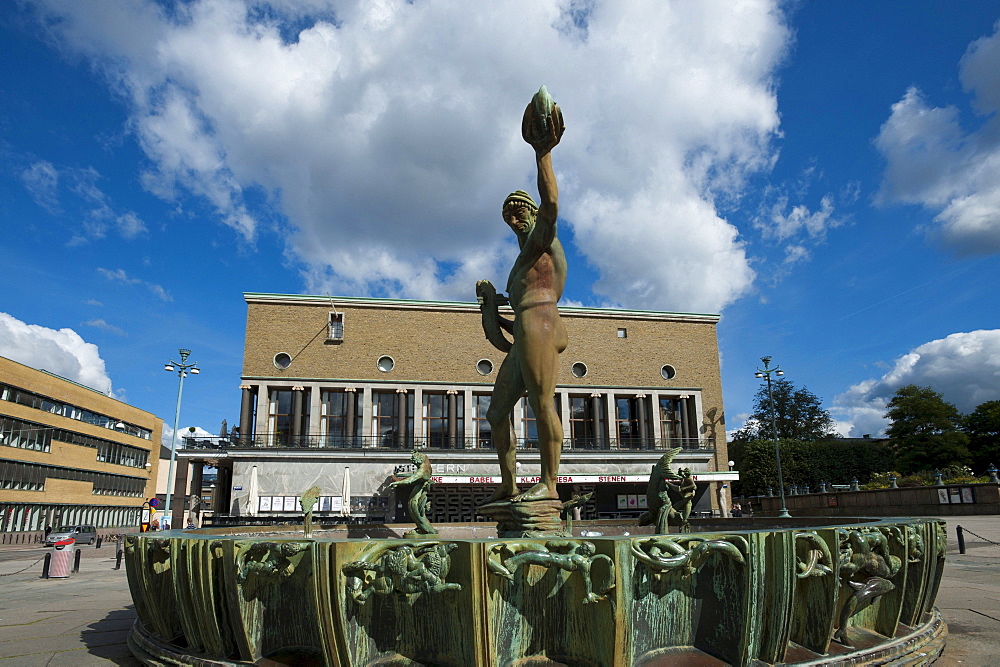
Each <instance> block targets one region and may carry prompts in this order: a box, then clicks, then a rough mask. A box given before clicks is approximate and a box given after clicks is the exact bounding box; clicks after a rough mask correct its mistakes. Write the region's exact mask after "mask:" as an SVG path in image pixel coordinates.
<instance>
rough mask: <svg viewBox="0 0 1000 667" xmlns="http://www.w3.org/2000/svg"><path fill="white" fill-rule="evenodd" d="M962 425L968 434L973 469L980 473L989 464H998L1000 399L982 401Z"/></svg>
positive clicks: (999, 457)
mask: <svg viewBox="0 0 1000 667" xmlns="http://www.w3.org/2000/svg"><path fill="white" fill-rule="evenodd" d="M962 426H963V430H964V431H965V433H966V435H968V436H969V451H970V452H972V469H973V471H974V472H975V473H976V474H979V475H982V474H983V473H984V472H985V471H986V469H987V468H989V467H990V465H995V466H1000V401H987V402H986V403H982V404H981V405H979V406H978V407H977V408H976V409H975V410H973V411H972V412H971V413H970V414H968V415H966V417H965V420H964V423H963V425H962Z"/></svg>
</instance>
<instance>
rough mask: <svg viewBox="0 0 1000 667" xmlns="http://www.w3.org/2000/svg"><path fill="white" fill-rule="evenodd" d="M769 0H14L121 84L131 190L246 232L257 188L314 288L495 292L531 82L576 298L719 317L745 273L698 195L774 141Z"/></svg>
mask: <svg viewBox="0 0 1000 667" xmlns="http://www.w3.org/2000/svg"><path fill="white" fill-rule="evenodd" d="M780 4H781V3H779V2H771V3H768V2H762V3H744V4H733V3H724V2H718V3H708V2H704V3H702V2H699V3H684V2H679V3H654V4H643V5H635V4H631V3H617V2H591V3H579V2H566V1H565V0H563V1H559V0H548V1H546V2H538V1H530V2H529V1H527V0H525V1H523V2H517V3H504V4H502V5H499V4H498V5H491V4H480V5H477V6H476V9H475V11H469V9H468V7H467V6H466V5H465V4H463V3H457V2H451V1H448V0H441V1H429V2H420V3H409V2H403V1H402V0H385V1H382V2H370V3H336V4H334V3H320V2H314V3H310V4H308V5H303V4H299V3H291V2H277V1H274V2H269V3H263V2H242V1H238V0H219V1H213V2H207V1H198V0H195V1H193V2H190V3H178V4H174V5H172V6H171V7H170V8H169V9H167V8H165V7H163V6H162V5H161V4H159V3H154V2H151V1H145V2H138V1H137V2H130V3H114V4H111V3H104V2H99V1H97V0H90V1H83V0H81V1H80V2H74V3H64V2H56V1H55V0H52V1H47V0H40V1H39V2H37V3H35V5H34V7H35V8H36V10H37V14H38V15H39V18H40V19H41V21H40V23H42V24H43V25H44V26H45V29H46V30H48V31H50V35H51V37H52V39H53V41H54V42H57V43H58V44H59V47H60V48H61V49H65V50H67V51H68V52H70V53H72V54H73V55H82V56H84V57H85V58H88V59H89V60H90V61H91V62H93V63H94V64H95V65H97V66H98V67H100V68H102V69H103V71H104V72H105V73H106V74H107V77H108V80H109V81H110V82H111V84H112V85H113V86H114V87H115V88H116V90H117V92H118V93H119V94H120V95H121V96H122V98H123V99H125V100H127V104H128V106H129V113H130V127H131V129H132V132H133V135H134V137H135V138H136V139H137V141H138V143H139V145H140V146H141V148H142V150H143V151H144V152H145V154H146V156H147V157H148V158H149V160H150V164H149V166H148V168H147V169H145V171H144V173H143V174H142V176H141V178H142V182H143V183H144V185H145V187H146V188H147V189H149V190H150V191H151V192H154V193H155V194H156V195H158V196H160V197H162V198H164V199H168V200H172V201H177V202H178V203H179V204H181V205H183V204H184V201H185V198H186V197H190V196H192V195H194V196H197V197H199V198H201V199H202V200H203V201H204V202H207V203H208V204H209V205H210V206H211V207H213V208H214V210H215V211H216V215H217V217H218V219H219V220H220V221H222V222H223V223H224V224H226V225H229V226H230V227H232V228H233V229H234V230H235V231H236V232H237V233H238V234H240V235H241V236H242V237H244V238H245V239H247V240H248V241H252V240H253V239H254V238H255V236H256V234H257V232H258V229H259V227H260V220H259V218H260V217H261V215H262V211H261V210H259V209H257V208H256V207H255V206H251V205H250V204H248V202H249V201H258V200H261V199H263V200H265V201H267V202H268V203H269V204H270V205H272V206H274V207H275V209H276V210H277V211H279V212H280V213H282V214H283V215H284V217H285V219H286V220H287V221H288V227H287V228H286V229H285V232H286V238H287V252H288V254H289V256H290V257H291V258H293V259H294V260H297V261H300V262H302V264H303V265H304V267H305V268H304V280H305V281H306V283H307V287H309V288H310V289H311V290H313V291H316V288H325V289H324V290H323V291H331V292H333V293H361V294H371V293H375V294H385V295H402V296H411V297H417V298H421V297H423V298H427V297H434V298H462V299H469V298H471V294H472V290H473V285H474V282H475V279H477V278H491V279H493V280H494V281H498V282H500V283H501V284H502V283H503V282H504V280H503V279H504V277H505V272H506V268H507V266H508V260H509V257H510V256H511V254H512V249H513V247H514V246H513V240H512V239H511V238H510V235H509V231H508V230H507V229H506V227H505V226H504V225H503V224H502V222H501V220H500V216H499V209H500V203H501V201H502V199H503V197H504V196H505V195H506V194H507V193H508V192H510V191H511V190H514V189H518V188H522V189H528V190H532V189H533V187H532V184H533V183H534V176H533V173H532V171H533V167H534V164H533V160H532V156H531V152H530V149H529V148H528V147H527V146H525V145H524V144H523V143H522V142H521V140H520V137H518V136H517V130H518V127H519V124H520V114H521V111H522V110H523V108H524V105H525V104H526V103H527V102H528V99H529V98H530V95H531V94H532V93H533V92H534V91H535V90H536V89H537V88H538V86H539V85H540V84H543V83H544V84H546V85H547V86H548V88H549V90H550V91H551V92H552V94H553V96H554V97H555V98H556V100H557V101H558V102H559V103H560V105H561V106H562V108H563V110H564V112H565V115H566V121H567V126H568V129H567V133H566V136H565V138H564V140H563V143H562V144H561V145H560V146H559V147H558V148H557V149H556V152H555V154H554V160H555V165H556V169H557V172H558V176H559V178H560V184H561V194H562V199H561V216H562V219H563V220H564V222H565V223H566V224H568V225H569V226H570V227H571V228H572V229H573V231H574V233H575V237H574V238H575V239H576V242H577V245H578V250H579V252H580V253H582V254H583V255H584V256H585V258H586V259H587V261H588V262H589V263H591V264H592V265H593V267H595V268H596V269H597V270H598V271H599V272H600V279H599V281H598V282H597V284H596V286H595V292H596V298H597V299H598V300H601V299H603V300H606V301H607V302H611V303H617V304H619V305H623V306H631V307H648V308H660V309H666V310H697V311H719V310H721V309H722V308H724V307H725V306H726V305H727V304H729V303H731V302H732V301H733V300H734V299H736V298H738V297H739V296H740V295H742V294H744V293H745V292H746V291H747V290H748V288H749V287H750V284H751V282H752V280H753V278H754V273H753V271H752V270H751V269H750V267H749V262H748V259H747V257H746V252H745V249H744V247H743V244H742V242H741V239H740V237H739V235H738V233H737V230H736V228H735V227H734V226H733V225H731V224H730V223H729V222H728V221H727V220H726V219H724V217H723V216H722V215H721V214H720V212H719V209H718V208H717V206H716V202H717V201H719V200H720V199H724V200H730V199H732V198H735V197H739V195H740V194H741V193H742V189H743V188H744V186H745V183H746V179H747V177H748V175H750V174H753V173H757V172H760V171H764V170H768V169H770V167H771V165H772V164H773V161H774V159H775V157H776V152H775V150H774V148H773V146H772V141H773V139H774V137H775V136H777V133H778V127H779V117H778V113H777V100H776V96H775V91H774V87H775V83H774V80H773V75H774V72H775V69H776V67H777V66H778V65H779V64H780V62H781V60H782V58H783V57H784V55H785V52H786V49H787V46H788V43H789V30H788V28H787V26H786V25H785V23H784V17H783V16H782V13H781V11H780ZM513 36H516V39H515V38H512V37H513ZM253 191H257V192H258V193H259V194H261V195H263V197H261V196H255V197H249V196H248V193H250V192H253ZM269 217H270V216H269ZM650 267H653V268H650Z"/></svg>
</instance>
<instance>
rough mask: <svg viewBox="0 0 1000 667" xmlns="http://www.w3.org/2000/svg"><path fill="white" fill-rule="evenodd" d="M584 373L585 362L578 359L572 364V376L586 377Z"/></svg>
mask: <svg viewBox="0 0 1000 667" xmlns="http://www.w3.org/2000/svg"><path fill="white" fill-rule="evenodd" d="M586 375H587V364H585V363H583V362H582V361H578V362H576V363H575V364H573V377H578V378H582V377H586Z"/></svg>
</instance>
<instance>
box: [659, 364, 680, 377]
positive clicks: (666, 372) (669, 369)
mask: <svg viewBox="0 0 1000 667" xmlns="http://www.w3.org/2000/svg"><path fill="white" fill-rule="evenodd" d="M660 375H661V376H663V379H664V380H673V379H674V376H675V375H677V370H676V369H675V368H674V367H673V366H671V365H670V364H663V368H661V369H660Z"/></svg>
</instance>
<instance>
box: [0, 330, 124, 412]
mask: <svg viewBox="0 0 1000 667" xmlns="http://www.w3.org/2000/svg"><path fill="white" fill-rule="evenodd" d="M0 356H4V357H7V358H8V359H11V360H13V361H16V362H18V363H21V364H24V365H26V366H31V367H32V368H37V369H39V370H46V371H49V372H50V373H54V374H56V375H59V376H61V377H64V378H67V379H69V380H72V381H74V382H78V383H80V384H82V385H86V386H88V387H91V388H93V389H96V390H97V391H100V392H101V393H104V394H109V395H110V393H111V378H109V377H108V374H107V371H106V370H105V368H104V360H103V359H101V354H100V351H99V350H98V349H97V346H96V345H94V344H93V343H88V342H86V341H84V340H83V338H81V337H80V335H79V334H78V333H76V332H75V331H73V330H72V329H59V330H56V329H49V328H47V327H42V326H38V325H37V324H26V323H24V322H22V321H21V320H19V319H17V318H15V317H13V316H12V315H8V314H7V313H0Z"/></svg>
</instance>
